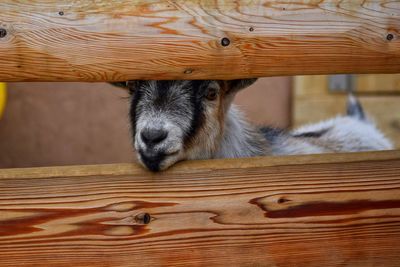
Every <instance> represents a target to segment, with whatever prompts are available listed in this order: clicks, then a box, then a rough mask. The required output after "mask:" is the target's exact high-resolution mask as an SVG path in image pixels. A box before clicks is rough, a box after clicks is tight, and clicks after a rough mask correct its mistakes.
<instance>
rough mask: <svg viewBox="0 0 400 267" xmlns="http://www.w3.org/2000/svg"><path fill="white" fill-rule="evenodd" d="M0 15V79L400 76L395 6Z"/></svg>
mask: <svg viewBox="0 0 400 267" xmlns="http://www.w3.org/2000/svg"><path fill="white" fill-rule="evenodd" d="M0 10H1V12H0V28H1V29H3V31H2V33H1V32H0V36H3V37H2V38H0V59H1V60H0V81H105V80H128V79H204V78H206V79H231V78H240V77H256V76H257V77H260V76H275V75H294V74H327V73H394V72H400V2H399V1H389V0H387V1H384V0H366V1H365V0H341V1H339V0H325V1H324V0H322V1H314V0H312V1H308V0H307V1H305V0H303V1H301V0H297V1H291V0H290V1H289V0H287V1H286V0H285V1H282V0H257V1H245V0H237V1H223V0H221V1H210V0H197V1H196V0H193V1H192V0H191V1H183V0H182V1H168V0H150V1H148V0H146V1H145V0H135V1H128V0H119V1H116V0H112V1H109V0H107V1H106V0H99V1H75V0H63V1H54V0H48V1H43V0H33V1H17V0H2V1H1V2H0ZM1 29H0V30H1ZM223 38H228V39H229V41H227V40H225V42H224V43H225V44H226V46H224V45H222V39H223Z"/></svg>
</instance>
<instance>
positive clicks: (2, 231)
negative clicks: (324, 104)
mask: <svg viewBox="0 0 400 267" xmlns="http://www.w3.org/2000/svg"><path fill="white" fill-rule="evenodd" d="M0 186H1V190H0V226H1V227H0V266H118V267H120V266H122V267H124V266H138V265H140V266H318V267H320V266H339V265H346V266H363V267H364V266H397V265H398V262H399V261H400V252H399V250H398V244H399V242H400V151H387V152H373V153H354V154H339V155H309V156H294V157H276V158H272V157H271V158H256V159H254V160H253V159H233V160H216V161H192V162H183V163H180V164H178V165H177V166H176V167H174V168H172V169H171V170H169V171H166V172H162V173H157V174H154V173H149V172H147V171H145V170H143V169H142V168H140V167H138V166H136V165H127V164H125V165H107V166H86V167H85V166H82V167H78V166H77V167H60V168H37V169H19V170H12V169H10V170H0Z"/></svg>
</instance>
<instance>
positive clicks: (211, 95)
mask: <svg viewBox="0 0 400 267" xmlns="http://www.w3.org/2000/svg"><path fill="white" fill-rule="evenodd" d="M205 96H206V98H207V99H208V100H215V99H216V98H217V96H218V91H217V89H215V88H208V90H207V92H206V95H205Z"/></svg>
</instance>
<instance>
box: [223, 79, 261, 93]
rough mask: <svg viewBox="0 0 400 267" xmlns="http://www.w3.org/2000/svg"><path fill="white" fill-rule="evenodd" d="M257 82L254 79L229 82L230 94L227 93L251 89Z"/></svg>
mask: <svg viewBox="0 0 400 267" xmlns="http://www.w3.org/2000/svg"><path fill="white" fill-rule="evenodd" d="M256 81H257V78H254V79H238V80H229V81H227V87H228V92H227V93H236V92H238V91H240V90H242V89H244V88H246V87H249V86H250V85H252V84H253V83H255V82H256Z"/></svg>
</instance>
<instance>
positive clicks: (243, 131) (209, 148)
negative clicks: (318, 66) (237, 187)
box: [122, 79, 392, 171]
mask: <svg viewBox="0 0 400 267" xmlns="http://www.w3.org/2000/svg"><path fill="white" fill-rule="evenodd" d="M255 80H256V79H244V80H231V81H217V80H207V81H131V82H127V83H126V86H127V87H128V88H129V89H130V91H131V95H132V100H131V109H130V118H131V125H132V134H133V140H134V146H135V149H136V151H137V155H138V159H139V161H140V162H141V163H142V164H143V165H144V166H146V167H147V168H148V169H150V170H152V171H159V170H164V169H166V168H168V167H170V166H171V165H173V164H174V163H176V162H177V161H180V160H185V159H210V158H239V157H253V156H262V155H293V154H312V153H327V152H353V151H368V150H386V149H391V148H392V145H391V143H390V141H389V140H388V139H386V138H385V137H384V135H383V134H382V133H381V132H380V131H379V130H378V129H377V128H376V127H375V125H374V124H373V123H372V122H370V121H369V120H368V119H367V118H366V117H365V115H364V112H363V110H362V107H361V106H360V104H359V103H358V101H357V100H356V99H355V98H354V97H350V98H349V103H348V107H347V115H346V116H339V117H336V118H333V119H330V120H327V121H323V122H320V123H317V124H310V125H306V126H303V127H301V128H299V129H296V130H294V131H285V130H279V129H274V128H269V127H258V126H255V125H251V124H250V123H248V122H247V121H246V120H245V119H244V118H243V116H242V114H241V113H240V111H239V110H238V109H237V107H236V106H235V105H233V104H232V100H233V98H234V95H235V94H236V92H237V91H239V90H241V89H243V88H245V87H247V86H249V85H250V84H252V83H253V82H254V81H255ZM122 84H123V85H124V86H125V83H122Z"/></svg>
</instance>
